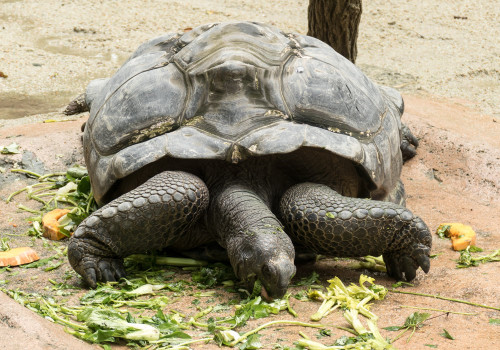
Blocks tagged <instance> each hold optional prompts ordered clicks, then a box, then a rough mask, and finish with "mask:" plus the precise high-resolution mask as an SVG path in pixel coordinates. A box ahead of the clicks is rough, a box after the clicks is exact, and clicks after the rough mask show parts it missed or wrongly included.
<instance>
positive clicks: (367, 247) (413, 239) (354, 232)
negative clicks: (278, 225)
mask: <svg viewBox="0 0 500 350" xmlns="http://www.w3.org/2000/svg"><path fill="white" fill-rule="evenodd" d="M280 211H281V216H282V219H283V222H284V224H285V230H286V232H287V233H288V234H289V235H290V236H291V237H292V239H293V240H294V241H296V242H298V243H300V244H302V245H304V246H307V247H308V248H310V249H312V250H314V251H315V252H316V253H319V254H324V255H328V256H342V257H356V256H365V255H376V256H378V255H381V254H382V255H383V257H384V261H385V263H386V266H387V272H388V274H389V276H391V277H394V278H396V279H403V273H404V276H405V279H406V280H408V281H410V280H412V279H413V278H415V276H416V270H417V269H418V267H419V266H420V267H421V268H422V270H424V271H425V272H428V271H429V267H430V261H429V253H430V248H431V242H432V239H431V235H430V232H429V229H428V228H427V226H426V225H425V223H424V222H423V221H422V220H421V219H420V218H418V217H416V216H414V215H413V214H412V213H411V212H410V211H409V210H408V209H406V208H405V207H403V206H400V205H397V204H394V203H390V202H381V201H375V200H367V199H359V198H351V197H344V196H342V195H340V194H338V193H337V192H335V191H334V190H332V189H331V188H330V187H328V186H325V185H319V184H313V183H302V184H298V185H295V186H293V187H291V188H290V189H288V190H287V191H286V192H285V194H284V195H283V197H282V199H281V203H280Z"/></svg>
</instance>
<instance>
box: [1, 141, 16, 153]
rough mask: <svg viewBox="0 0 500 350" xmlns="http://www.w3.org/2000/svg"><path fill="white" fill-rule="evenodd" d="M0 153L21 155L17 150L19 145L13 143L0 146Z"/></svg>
mask: <svg viewBox="0 0 500 350" xmlns="http://www.w3.org/2000/svg"><path fill="white" fill-rule="evenodd" d="M0 153H1V154H16V153H21V151H20V150H19V145H18V144H17V143H15V142H13V143H11V144H10V145H8V146H0Z"/></svg>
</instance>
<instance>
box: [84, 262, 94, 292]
mask: <svg viewBox="0 0 500 350" xmlns="http://www.w3.org/2000/svg"><path fill="white" fill-rule="evenodd" d="M83 279H84V281H85V282H86V283H87V284H88V285H89V286H90V288H95V287H97V277H96V273H95V270H94V269H93V268H92V267H89V268H86V269H85V273H84V274H83Z"/></svg>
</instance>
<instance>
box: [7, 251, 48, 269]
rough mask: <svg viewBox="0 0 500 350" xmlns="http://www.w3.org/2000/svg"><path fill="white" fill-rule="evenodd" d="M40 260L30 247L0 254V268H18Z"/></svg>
mask: <svg viewBox="0 0 500 350" xmlns="http://www.w3.org/2000/svg"><path fill="white" fill-rule="evenodd" d="M38 259H40V258H39V257H38V254H37V253H36V252H35V251H34V250H33V249H32V248H30V247H20V248H14V249H10V250H7V251H5V252H0V267H3V266H18V265H22V264H27V263H30V262H33V261H36V260H38Z"/></svg>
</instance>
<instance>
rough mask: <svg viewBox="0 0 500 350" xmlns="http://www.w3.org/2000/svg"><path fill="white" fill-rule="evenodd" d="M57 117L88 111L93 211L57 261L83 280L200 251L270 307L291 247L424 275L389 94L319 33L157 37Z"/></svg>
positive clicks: (240, 31)
mask: <svg viewBox="0 0 500 350" xmlns="http://www.w3.org/2000/svg"><path fill="white" fill-rule="evenodd" d="M68 108H69V109H68V110H69V113H71V112H73V113H75V112H77V111H78V110H82V109H83V110H84V109H90V118H89V119H88V122H87V124H86V127H85V131H84V135H83V145H84V155H85V162H86V164H87V167H88V170H89V174H90V178H91V184H92V188H93V193H94V196H95V199H96V201H97V202H98V204H99V205H101V206H102V207H100V209H98V210H97V211H95V212H94V213H93V214H92V215H90V216H89V217H88V218H87V219H85V220H84V221H83V222H82V223H81V224H80V225H79V227H78V228H77V230H76V232H75V234H74V235H73V237H72V238H71V240H70V243H69V249H68V258H69V261H70V263H71V265H72V266H73V268H74V269H75V270H76V271H77V272H78V273H79V274H80V275H81V276H83V278H84V280H85V281H86V282H87V283H88V284H89V285H90V286H91V287H93V286H95V285H96V282H98V281H114V280H118V279H120V278H121V277H123V276H124V275H125V271H124V268H123V258H124V257H126V256H128V255H130V254H133V253H141V252H148V251H154V250H160V249H163V248H165V247H171V249H175V250H176V251H178V252H182V251H191V250H192V249H194V248H196V247H201V246H206V245H207V244H215V243H211V242H216V243H218V245H220V247H222V248H220V249H224V250H225V251H226V252H227V256H228V257H229V261H230V263H231V265H232V267H233V269H234V272H235V274H236V276H237V277H238V278H239V279H241V280H242V281H243V282H244V283H245V284H246V285H247V286H250V287H251V286H253V283H254V282H255V281H256V280H257V279H258V280H260V281H261V282H262V284H263V286H264V288H265V291H263V293H267V294H268V296H269V297H271V298H276V297H281V296H283V295H284V294H285V292H286V290H287V287H288V285H289V283H290V280H291V278H292V277H293V275H294V274H295V271H296V268H295V265H294V258H295V250H297V251H304V252H312V253H316V254H323V255H326V256H341V257H356V256H364V255H380V254H382V255H383V258H384V261H385V263H386V266H387V272H388V274H389V276H392V277H394V278H396V279H406V280H412V279H413V278H415V275H416V270H417V269H418V268H419V267H421V268H422V269H423V270H424V271H425V272H427V271H428V270H429V267H430V262H429V252H430V247H431V235H430V233H429V230H428V228H427V226H426V225H425V223H424V222H423V221H422V220H421V219H420V218H419V217H417V216H415V215H413V214H412V213H411V212H410V211H409V210H408V209H406V208H405V200H404V198H405V194H404V187H403V185H402V183H401V181H400V174H401V167H402V164H403V158H404V157H411V156H412V154H413V153H414V146H416V142H415V141H416V140H415V138H414V137H413V135H411V133H410V132H409V130H408V129H406V128H405V127H404V126H403V125H402V123H401V115H402V113H403V100H402V98H401V95H400V94H399V93H398V92H396V91H395V90H393V89H391V88H388V87H383V86H378V85H376V84H374V83H373V82H371V81H370V80H369V79H368V78H367V77H366V76H365V75H364V74H363V73H362V72H361V71H360V70H359V69H358V68H357V67H356V66H354V65H353V64H352V63H351V62H349V61H348V60H346V59H345V58H343V57H342V56H341V55H339V54H337V53H336V52H335V51H334V50H333V49H332V48H331V47H329V46H328V45H326V44H324V43H322V42H321V41H319V40H316V39H314V38H311V37H308V36H304V35H299V34H288V33H283V32H281V31H280V30H278V29H276V28H275V27H272V26H270V25H266V24H259V23H251V22H232V23H222V24H210V25H204V26H200V27H198V28H195V29H193V30H191V31H189V32H187V33H185V34H183V35H181V34H168V35H165V36H161V37H158V38H156V39H153V40H151V41H149V42H147V43H145V44H143V45H141V46H140V47H139V48H138V49H137V51H135V53H134V54H132V56H131V57H130V58H129V59H128V60H127V61H126V62H125V63H124V64H123V66H122V67H121V68H120V69H119V70H118V71H117V72H116V74H115V75H114V76H113V77H111V78H110V79H99V80H95V81H92V82H91V83H90V84H89V86H88V87H87V90H86V93H85V94H84V96H83V98H81V99H77V100H75V101H74V102H73V103H72V104H70V106H69V107H68Z"/></svg>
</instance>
